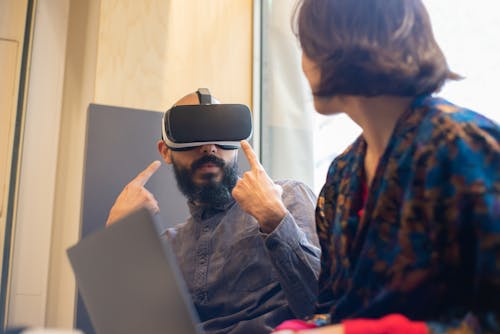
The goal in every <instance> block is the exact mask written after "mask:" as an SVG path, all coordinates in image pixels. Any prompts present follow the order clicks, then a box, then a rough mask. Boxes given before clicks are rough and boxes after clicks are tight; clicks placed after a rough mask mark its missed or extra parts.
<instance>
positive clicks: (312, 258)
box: [264, 181, 320, 318]
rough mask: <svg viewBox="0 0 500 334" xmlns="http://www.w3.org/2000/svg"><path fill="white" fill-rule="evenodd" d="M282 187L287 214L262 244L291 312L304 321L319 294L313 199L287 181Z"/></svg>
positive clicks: (312, 196)
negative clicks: (277, 276) (276, 274)
mask: <svg viewBox="0 0 500 334" xmlns="http://www.w3.org/2000/svg"><path fill="white" fill-rule="evenodd" d="M281 185H282V187H283V201H284V204H285V206H286V207H287V209H288V212H287V214H286V215H285V217H284V218H283V220H282V221H281V222H280V224H279V225H278V226H277V227H276V228H275V229H274V231H273V232H271V233H270V234H267V235H264V241H265V245H266V249H267V252H268V254H269V256H270V259H271V262H272V263H273V265H274V268H275V269H276V271H277V272H278V275H279V281H280V283H281V287H282V289H283V291H284V292H285V295H286V298H287V300H288V304H289V307H290V309H291V310H292V312H293V313H294V315H295V316H296V317H298V318H304V317H306V316H308V315H311V314H312V313H313V311H314V306H315V303H316V298H317V291H318V289H317V284H318V273H319V270H320V250H319V243H318V238H317V236H316V232H315V222H314V208H315V205H316V198H315V196H314V194H313V193H312V191H311V190H310V189H309V188H308V187H307V186H305V185H304V184H302V183H298V182H291V181H290V182H285V183H283V184H281Z"/></svg>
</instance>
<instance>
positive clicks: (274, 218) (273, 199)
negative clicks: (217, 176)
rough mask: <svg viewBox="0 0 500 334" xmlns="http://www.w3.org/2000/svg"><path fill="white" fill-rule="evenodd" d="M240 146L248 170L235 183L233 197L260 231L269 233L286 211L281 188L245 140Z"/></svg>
mask: <svg viewBox="0 0 500 334" xmlns="http://www.w3.org/2000/svg"><path fill="white" fill-rule="evenodd" d="M241 148H242V150H243V152H244V153H245V156H246V157H247V159H248V162H249V163H250V170H249V171H247V172H245V173H244V174H243V177H242V178H241V179H239V180H238V182H237V183H236V186H235V187H234V189H233V192H232V194H233V197H234V199H235V200H236V201H237V202H238V203H239V204H240V206H241V208H242V209H243V210H244V211H245V212H247V213H248V214H250V215H252V216H253V217H254V218H255V219H257V221H258V222H259V224H260V229H261V231H262V232H264V233H271V232H272V231H273V230H274V229H275V228H276V226H278V224H279V223H280V222H281V220H282V219H283V218H284V217H285V215H286V213H287V209H286V207H285V205H284V204H283V201H282V199H281V194H282V193H283V189H282V188H281V186H279V185H277V184H275V183H274V182H273V180H271V178H270V177H269V175H267V173H266V171H265V170H264V167H263V166H262V165H261V163H260V162H259V159H258V158H257V155H256V154H255V152H254V151H253V149H252V147H251V146H250V144H249V143H248V142H247V141H246V140H242V141H241Z"/></svg>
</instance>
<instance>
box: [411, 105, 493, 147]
mask: <svg viewBox="0 0 500 334" xmlns="http://www.w3.org/2000/svg"><path fill="white" fill-rule="evenodd" d="M422 107H424V108H425V110H427V112H425V114H424V116H423V118H422V119H421V121H420V125H419V130H418V135H417V141H421V142H427V143H429V144H430V145H433V146H434V147H436V148H437V147H443V146H449V145H457V144H460V146H461V147H464V148H467V147H477V145H479V144H480V145H481V146H484V145H486V146H489V147H490V148H491V149H493V150H497V149H498V145H499V143H500V126H499V125H498V124H497V123H496V122H495V121H493V120H491V119H489V118H488V117H486V116H484V115H482V114H480V113H478V112H476V111H473V110H471V109H468V108H465V107H461V106H458V105H456V104H453V103H451V102H449V101H447V100H445V99H442V98H438V97H429V98H428V99H426V100H425V101H423V102H422Z"/></svg>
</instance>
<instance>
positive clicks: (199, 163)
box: [106, 90, 320, 333]
mask: <svg viewBox="0 0 500 334" xmlns="http://www.w3.org/2000/svg"><path fill="white" fill-rule="evenodd" d="M200 102H201V98H200V90H199V91H198V92H195V93H192V94H189V95H186V96H185V97H183V98H182V99H180V100H179V101H178V102H177V103H176V104H175V105H174V106H184V105H198V104H200ZM211 103H218V101H217V100H215V99H214V98H213V97H211ZM163 126H164V124H162V127H163ZM157 146H158V151H159V153H160V155H161V157H162V159H163V161H164V162H165V163H167V164H172V165H173V167H174V172H175V177H176V180H177V185H178V187H179V190H180V191H181V192H182V193H183V194H184V195H185V197H186V198H187V200H188V206H189V210H190V217H189V218H188V219H187V221H186V222H185V223H182V224H179V225H177V226H175V227H172V228H170V229H168V230H167V231H166V233H165V234H164V235H162V237H164V238H167V239H168V240H169V242H170V244H171V245H172V248H173V250H174V252H175V254H176V257H177V262H178V264H179V267H180V269H181V272H182V274H183V277H184V280H185V282H186V285H187V287H188V290H189V292H190V294H191V298H192V300H193V303H194V305H195V308H196V311H197V313H198V316H199V318H200V321H201V323H202V326H203V328H204V330H205V331H206V332H207V333H268V332H270V331H271V330H272V329H273V327H275V326H276V325H277V324H279V323H281V322H282V321H284V320H286V319H290V318H295V317H303V316H305V315H307V314H309V313H310V312H311V310H312V308H313V307H314V303H315V301H316V295H317V287H316V286H317V278H318V272H319V258H320V250H319V245H318V239H317V236H316V232H315V223H314V208H315V205H316V198H315V196H314V194H313V192H312V191H311V190H310V189H309V188H308V187H307V186H306V185H305V184H303V183H300V182H297V181H291V180H284V181H276V182H274V181H273V180H271V179H270V178H269V176H268V175H267V173H266V172H265V170H264V168H263V167H262V165H261V164H260V162H259V160H258V158H257V156H256V155H255V153H254V151H253V150H252V148H251V147H250V145H249V144H248V143H247V142H246V141H242V142H241V148H242V149H243V152H244V154H245V155H246V157H247V159H248V161H249V163H250V170H249V171H247V172H245V173H244V175H243V176H242V177H240V176H239V173H238V166H237V153H238V147H235V146H228V145H222V144H220V143H218V142H214V143H203V144H202V145H198V146H190V147H182V148H177V147H173V146H172V145H170V146H169V144H168V140H165V138H162V140H160V141H158V143H157ZM159 166H160V162H159V161H155V162H153V163H152V164H151V165H149V166H148V167H147V168H146V169H145V170H144V171H142V172H141V173H140V174H139V175H137V177H136V178H135V179H133V180H132V181H131V182H130V183H129V184H128V185H127V186H126V187H125V188H124V189H123V191H122V192H121V193H120V195H119V196H118V198H117V199H116V201H115V203H114V205H113V207H112V209H111V211H110V214H109V217H108V220H107V222H106V224H107V225H109V224H113V223H114V222H116V221H118V220H120V219H122V218H123V217H125V216H126V215H128V214H130V213H132V212H133V211H135V210H137V209H140V208H147V209H148V210H149V211H150V212H151V213H152V214H156V213H158V212H159V210H160V206H159V204H158V202H157V201H156V199H155V197H154V195H153V194H152V193H150V192H149V191H148V190H147V189H146V188H145V187H144V185H145V184H146V182H147V181H148V180H149V178H150V177H151V175H153V174H154V173H155V172H156V171H157V170H158V168H159Z"/></svg>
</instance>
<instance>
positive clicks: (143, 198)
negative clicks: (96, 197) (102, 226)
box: [106, 160, 161, 226]
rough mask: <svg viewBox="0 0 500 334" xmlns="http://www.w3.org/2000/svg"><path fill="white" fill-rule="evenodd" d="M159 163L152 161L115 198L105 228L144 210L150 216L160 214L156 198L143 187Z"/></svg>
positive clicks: (158, 166)
mask: <svg viewBox="0 0 500 334" xmlns="http://www.w3.org/2000/svg"><path fill="white" fill-rule="evenodd" d="M160 166H161V163H160V161H158V160H156V161H153V162H152V163H151V164H150V165H149V166H148V167H147V168H146V169H145V170H143V171H142V172H140V173H139V175H137V176H136V177H135V178H134V179H133V180H132V181H130V183H129V184H127V185H126V186H125V188H123V190H122V192H121V193H120V195H118V197H117V198H116V201H115V203H114V204H113V207H112V208H111V210H110V212H109V216H108V220H107V221H106V226H108V225H111V224H113V223H115V222H117V221H119V220H120V219H122V218H124V217H126V216H128V215H129V214H131V213H132V212H135V211H137V210H139V209H142V208H145V209H147V210H149V212H151V214H153V215H154V214H157V213H158V212H160V208H159V206H158V202H157V201H156V198H155V197H154V196H153V194H151V193H150V192H149V191H148V190H147V189H146V188H144V185H145V184H146V183H147V182H148V181H149V179H150V178H151V176H152V175H153V174H154V173H156V171H157V170H158V168H160Z"/></svg>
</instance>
